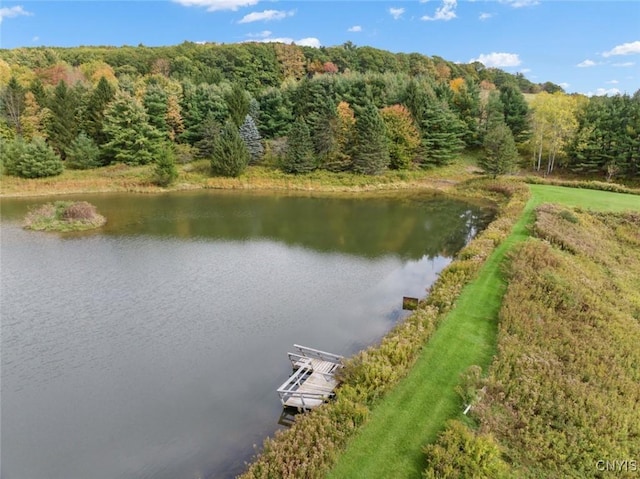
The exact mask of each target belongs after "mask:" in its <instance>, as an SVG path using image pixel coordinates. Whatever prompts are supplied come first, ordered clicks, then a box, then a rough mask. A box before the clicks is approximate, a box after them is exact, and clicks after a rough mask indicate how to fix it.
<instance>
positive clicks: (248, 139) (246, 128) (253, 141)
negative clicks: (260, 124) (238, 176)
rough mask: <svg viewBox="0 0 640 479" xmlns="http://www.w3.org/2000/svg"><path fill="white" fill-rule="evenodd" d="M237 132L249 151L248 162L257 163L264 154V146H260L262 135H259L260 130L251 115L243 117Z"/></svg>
mask: <svg viewBox="0 0 640 479" xmlns="http://www.w3.org/2000/svg"><path fill="white" fill-rule="evenodd" d="M239 133H240V137H241V138H242V141H244V144H245V145H246V147H247V150H248V151H249V156H250V160H249V163H250V164H256V163H259V162H260V160H262V157H263V156H264V147H263V146H262V136H260V132H259V131H258V128H257V127H256V124H255V122H254V121H253V117H251V115H247V116H246V117H245V119H244V122H243V123H242V125H241V126H240V130H239Z"/></svg>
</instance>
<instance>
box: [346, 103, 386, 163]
mask: <svg viewBox="0 0 640 479" xmlns="http://www.w3.org/2000/svg"><path fill="white" fill-rule="evenodd" d="M385 132H386V128H385V126H384V121H383V120H382V117H381V116H380V113H379V112H378V109H377V108H376V107H375V105H374V104H373V103H371V102H369V103H367V105H366V106H365V107H364V108H362V109H361V110H360V112H359V115H357V118H356V140H355V148H354V152H353V171H355V172H356V173H362V174H365V175H376V174H379V173H381V172H382V171H383V170H384V169H385V168H386V167H387V165H388V164H389V147H388V145H387V139H386V136H385Z"/></svg>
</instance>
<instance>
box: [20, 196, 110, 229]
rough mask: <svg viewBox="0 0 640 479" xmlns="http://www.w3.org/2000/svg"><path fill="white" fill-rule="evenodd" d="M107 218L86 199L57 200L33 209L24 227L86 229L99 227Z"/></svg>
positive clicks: (26, 218)
mask: <svg viewBox="0 0 640 479" xmlns="http://www.w3.org/2000/svg"><path fill="white" fill-rule="evenodd" d="M106 222H107V219H106V218H105V217H104V216H102V215H101V214H99V213H98V211H97V209H96V207H95V206H94V205H92V204H91V203H87V202H86V201H76V202H73V201H56V202H55V203H46V204H44V205H41V206H39V207H38V208H36V209H33V210H31V211H30V212H29V213H28V214H27V216H26V217H25V220H24V228H25V229H28V230H35V231H61V232H67V231H85V230H90V229H94V228H99V227H100V226H102V225H104V224H105V223H106Z"/></svg>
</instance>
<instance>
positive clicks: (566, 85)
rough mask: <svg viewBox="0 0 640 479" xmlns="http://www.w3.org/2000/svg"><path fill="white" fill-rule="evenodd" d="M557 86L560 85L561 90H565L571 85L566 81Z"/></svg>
mask: <svg viewBox="0 0 640 479" xmlns="http://www.w3.org/2000/svg"><path fill="white" fill-rule="evenodd" d="M558 85H560V86H561V87H562V88H564V89H565V90H566V89H567V88H569V87H570V86H571V83H567V82H566V81H563V82H562V83H558Z"/></svg>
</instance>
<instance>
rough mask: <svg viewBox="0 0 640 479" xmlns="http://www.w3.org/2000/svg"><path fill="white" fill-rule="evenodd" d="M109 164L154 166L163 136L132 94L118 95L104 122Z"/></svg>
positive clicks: (109, 107) (106, 152)
mask: <svg viewBox="0 0 640 479" xmlns="http://www.w3.org/2000/svg"><path fill="white" fill-rule="evenodd" d="M104 132H105V135H106V137H107V140H108V141H107V143H105V145H104V151H105V155H106V157H107V159H108V161H109V162H111V161H116V162H122V163H126V164H128V165H145V164H147V163H151V162H152V161H153V159H154V155H155V153H156V152H157V149H158V147H159V145H160V141H161V137H162V135H161V133H160V132H159V131H158V130H156V129H155V128H154V127H152V126H151V125H150V124H149V121H148V118H147V113H146V112H145V111H144V107H143V106H142V104H141V103H140V101H139V100H137V99H136V98H134V97H132V96H131V95H129V94H128V93H122V92H121V93H118V94H117V95H116V97H115V99H114V100H113V102H111V103H110V104H109V106H108V108H107V111H106V112H105V119H104Z"/></svg>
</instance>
